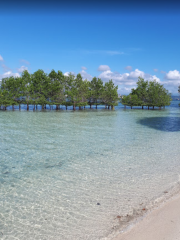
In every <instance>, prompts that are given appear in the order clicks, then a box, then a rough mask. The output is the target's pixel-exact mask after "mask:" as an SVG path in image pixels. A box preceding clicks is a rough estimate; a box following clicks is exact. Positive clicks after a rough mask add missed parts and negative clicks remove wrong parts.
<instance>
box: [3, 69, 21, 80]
mask: <svg viewBox="0 0 180 240" xmlns="http://www.w3.org/2000/svg"><path fill="white" fill-rule="evenodd" d="M7 77H20V74H19V73H13V72H12V71H8V72H5V73H3V74H0V79H1V80H2V79H3V78H7Z"/></svg>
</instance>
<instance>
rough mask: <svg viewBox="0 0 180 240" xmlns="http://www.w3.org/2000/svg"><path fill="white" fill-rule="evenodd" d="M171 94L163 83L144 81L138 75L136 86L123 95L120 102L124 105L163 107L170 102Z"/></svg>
mask: <svg viewBox="0 0 180 240" xmlns="http://www.w3.org/2000/svg"><path fill="white" fill-rule="evenodd" d="M171 100H172V99H171V94H170V93H169V92H168V90H166V89H165V88H164V87H163V85H161V84H160V83H158V82H156V81H155V80H154V81H149V82H148V81H145V80H144V79H143V78H141V77H139V78H138V82H137V88H136V89H134V88H133V89H131V93H130V94H129V95H127V96H123V97H122V99H121V102H122V104H123V105H124V106H126V105H127V106H130V107H131V108H132V107H133V106H142V109H143V108H144V106H147V107H148V109H149V107H152V108H153V109H154V107H155V106H156V107H159V108H161V107H165V106H169V105H170V103H171Z"/></svg>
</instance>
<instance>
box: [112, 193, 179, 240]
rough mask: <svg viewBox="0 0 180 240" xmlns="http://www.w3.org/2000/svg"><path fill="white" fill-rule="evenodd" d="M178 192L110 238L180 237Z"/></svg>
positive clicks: (170, 239)
mask: <svg viewBox="0 0 180 240" xmlns="http://www.w3.org/2000/svg"><path fill="white" fill-rule="evenodd" d="M179 226H180V193H178V194H176V195H174V196H172V197H171V198H170V199H168V200H167V201H165V202H163V203H162V204H160V206H159V207H157V208H155V209H152V210H150V211H148V212H146V213H145V214H144V215H143V216H141V217H139V218H137V219H136V220H135V221H133V223H132V225H131V224H130V225H129V226H128V227H127V228H126V229H125V230H124V231H121V232H120V233H119V234H117V235H116V237H114V238H112V240H177V239H180V227H179Z"/></svg>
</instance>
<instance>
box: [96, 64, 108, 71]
mask: <svg viewBox="0 0 180 240" xmlns="http://www.w3.org/2000/svg"><path fill="white" fill-rule="evenodd" d="M98 71H99V72H104V71H110V67H109V66H108V65H100V66H99V67H98Z"/></svg>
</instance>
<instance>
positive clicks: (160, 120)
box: [137, 117, 180, 132]
mask: <svg viewBox="0 0 180 240" xmlns="http://www.w3.org/2000/svg"><path fill="white" fill-rule="evenodd" d="M137 123H138V124H141V125H144V126H146V127H149V128H154V129H156V130H159V131H164V132H177V131H180V117H149V118H143V119H140V120H138V121H137Z"/></svg>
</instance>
